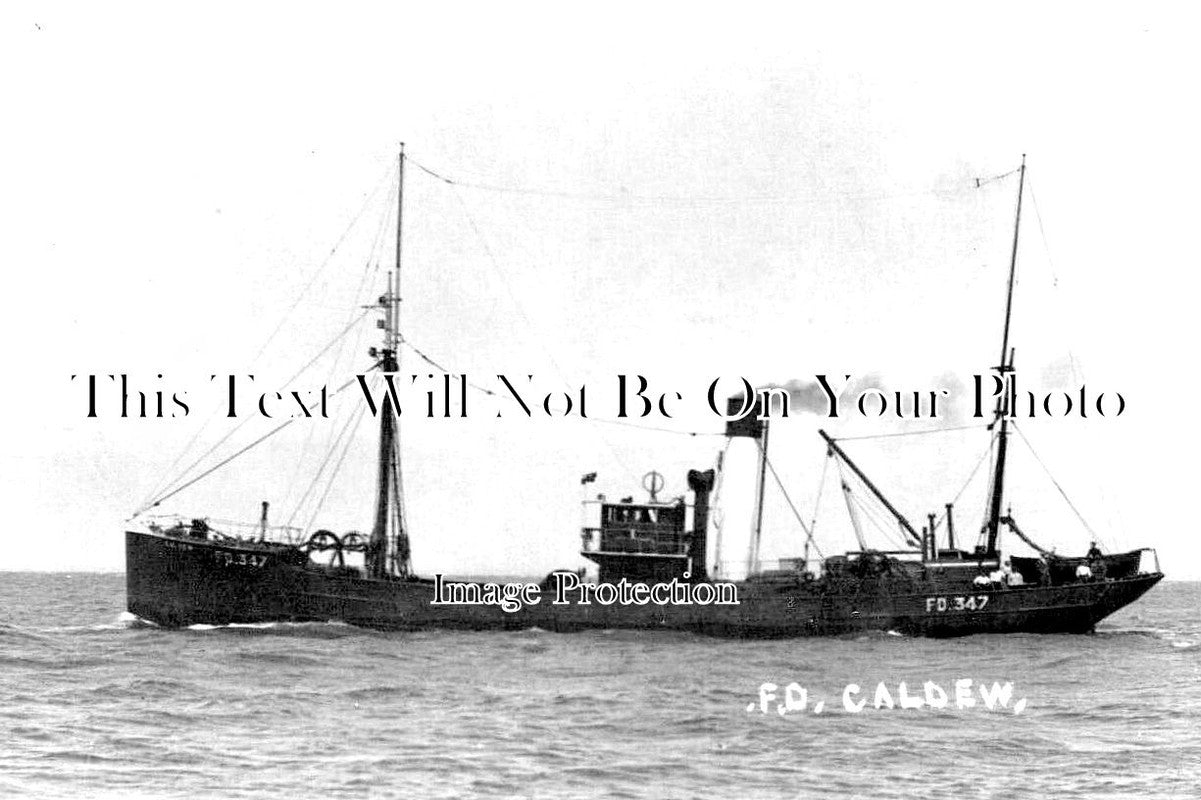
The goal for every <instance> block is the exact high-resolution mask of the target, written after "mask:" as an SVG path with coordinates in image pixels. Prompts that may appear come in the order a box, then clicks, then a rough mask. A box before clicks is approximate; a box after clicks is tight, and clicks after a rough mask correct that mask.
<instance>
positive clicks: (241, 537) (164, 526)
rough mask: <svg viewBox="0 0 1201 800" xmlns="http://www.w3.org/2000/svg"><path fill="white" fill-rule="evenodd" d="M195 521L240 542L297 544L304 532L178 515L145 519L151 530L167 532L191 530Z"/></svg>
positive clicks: (243, 522) (259, 523) (249, 523)
mask: <svg viewBox="0 0 1201 800" xmlns="http://www.w3.org/2000/svg"><path fill="white" fill-rule="evenodd" d="M196 519H199V520H201V521H203V522H204V524H205V525H206V526H208V531H209V532H211V533H213V534H216V536H217V537H221V536H224V537H228V538H230V539H236V540H237V541H242V542H258V541H268V542H279V543H281V544H299V543H300V542H302V541H303V539H304V531H303V530H302V529H300V528H296V527H293V526H291V525H268V526H267V527H266V528H265V529H264V527H263V524H262V523H261V522H246V521H245V520H233V519H215V518H213V517H185V516H182V515H179V514H159V515H155V516H151V517H147V520H148V521H149V525H150V528H151V530H155V529H159V530H168V529H170V528H174V527H176V526H182V527H184V528H191V527H192V524H193V521H194V520H196Z"/></svg>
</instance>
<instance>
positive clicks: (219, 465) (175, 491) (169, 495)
mask: <svg viewBox="0 0 1201 800" xmlns="http://www.w3.org/2000/svg"><path fill="white" fill-rule="evenodd" d="M356 379H357V378H351V379H350V380H348V381H346V383H344V384H342V385H341V386H339V387H338V388H337V389H335V390H334V391H332V392H330V394H329V397H333V396H335V395H337V394H338V393H339V392H341V391H342V390H343V389H345V388H346V387H348V386H350V385H351V384H352V383H354V382H355V380H356ZM318 404H319V403H313V404H312V405H311V406H309V407H308V408H309V410H310V411H312V410H313V409H314V408H316V407H317V406H318ZM247 419H249V417H248V418H247ZM297 419H298V418H297V417H292V418H291V419H288V420H285V421H284V422H282V423H281V424H279V425H277V426H276V427H274V428H272V429H271V430H269V431H267V432H266V433H264V434H263V435H262V436H260V437H259V438H257V439H255V440H254V441H253V442H251V443H250V444H248V445H246V446H245V447H243V448H242V449H241V450H239V451H237V452H236V453H234V454H233V455H231V456H229V457H228V458H225V459H223V460H222V461H220V462H218V463H217V464H215V465H214V466H212V467H210V468H209V469H207V470H205V471H204V472H202V473H200V474H199V475H197V476H196V477H195V478H192V479H191V480H190V481H188V482H187V483H185V484H183V485H182V486H179V487H176V488H175V489H173V490H172V491H170V492H168V493H167V494H165V495H163V496H162V497H159V498H158V499H157V500H155V501H154V502H152V503H150V504H149V505H147V506H145V507H144V508H141V509H139V510H137V511H135V512H134V514H133V516H131V517H130V518H129V519H134V518H135V517H138V516H141V515H142V514H143V513H144V512H146V511H149V510H150V509H152V508H155V507H157V506H159V505H161V504H162V503H163V502H164V501H166V500H169V499H171V498H172V497H174V496H175V495H177V494H179V493H180V492H182V491H183V490H184V489H187V488H188V487H190V486H194V485H195V484H197V483H199V482H200V481H201V480H203V479H204V478H207V477H208V476H209V475H212V474H213V473H214V472H216V471H217V470H219V469H221V468H222V467H224V466H225V465H226V464H228V463H229V462H231V461H233V460H234V459H235V458H237V457H238V456H240V455H242V454H243V453H245V452H247V451H249V450H251V449H253V448H254V447H256V446H258V445H259V444H261V443H262V442H264V441H266V440H267V439H270V438H271V437H272V436H274V435H275V434H277V433H279V432H280V431H282V430H283V429H284V428H286V427H288V426H289V425H291V424H292V423H293V422H295V421H296V420H297ZM238 427H241V426H240V425H239V426H238ZM226 438H228V437H226ZM222 441H224V439H223V440H222ZM210 452H211V451H210Z"/></svg>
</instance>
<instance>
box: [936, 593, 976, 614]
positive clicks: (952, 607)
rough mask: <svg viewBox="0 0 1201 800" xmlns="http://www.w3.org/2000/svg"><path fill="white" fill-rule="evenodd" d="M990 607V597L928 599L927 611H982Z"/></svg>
mask: <svg viewBox="0 0 1201 800" xmlns="http://www.w3.org/2000/svg"><path fill="white" fill-rule="evenodd" d="M986 605H988V595H986V594H976V595H968V596H967V597H927V598H926V611H927V612H930V611H980V610H982V609H983V608H984V607H985V606H986Z"/></svg>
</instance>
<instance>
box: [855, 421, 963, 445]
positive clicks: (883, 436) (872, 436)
mask: <svg viewBox="0 0 1201 800" xmlns="http://www.w3.org/2000/svg"><path fill="white" fill-rule="evenodd" d="M980 427H982V426H980V425H960V426H958V427H954V428H928V429H926V430H920V431H901V432H899V433H875V434H867V435H864V436H839V437H838V441H840V442H855V441H860V440H864V439H893V438H896V437H898V436H921V435H923V434H927V433H950V432H951V431H970V430H978V429H979V428H980Z"/></svg>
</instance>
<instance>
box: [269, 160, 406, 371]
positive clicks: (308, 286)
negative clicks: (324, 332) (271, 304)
mask: <svg viewBox="0 0 1201 800" xmlns="http://www.w3.org/2000/svg"><path fill="white" fill-rule="evenodd" d="M392 178H393V174H392V168H391V165H389V166H388V170H387V172H386V173H385V175H384V177H383V178H382V179H381V180H379V181H377V182H376V185H375V188H374V189H372V190H371V193H370V194H368V195H367V199H366V200H364V201H363V205H362V207H361V208H360V209H359V210H358V211H357V212H356V213H355V215H354V217H353V218H352V219H351V220H350V224H349V225H347V226H346V230H344V231H342V235H341V236H339V237H338V240H337V241H336V242H335V243H334V246H333V247H332V248H330V251H329V254H328V255H326V257H325V258H324V260H322V262H321V264H320V265H319V266H318V267H317V269H316V270H314V272H313V275H312V277H310V278H309V281H308V283H306V284H305V285H304V287H303V288H302V289H301V290H300V293H299V294H297V295H296V299H295V300H294V301H292V305H291V306H289V307H288V310H287V311H285V312H284V315H283V317H281V318H280V321H279V324H278V325H276V326H275V330H273V331H271V335H270V336H268V337H267V340H266V341H265V342H263V346H262V347H260V348H259V351H258V352H257V353H256V354H255V356H254V358H253V359H251V362H250V363H252V364H254V363H256V362H257V361H258V360H259V358H261V357H262V355H263V353H264V352H265V351H266V349H267V347H268V346H269V345H270V344H271V342H272V341H274V340H275V337H276V336H277V335H278V334H279V332H280V330H281V329H282V328H283V326H284V323H285V322H287V321H288V318H289V317H290V316H292V312H293V311H295V310H296V307H297V306H298V305H300V301H301V300H303V299H304V296H305V295H306V294H308V291H309V289H311V288H312V286H313V284H314V283H316V281H317V278H318V277H320V276H321V274H322V273H323V272H324V271H325V268H326V267H327V266H329V263H330V261H332V260H333V257H334V254H335V253H337V252H338V248H339V247H341V246H342V243H343V242H344V241H346V237H347V236H349V235H350V232H351V231H352V230H354V227H355V225H357V224H358V222H359V219H360V218H361V217H362V216H363V214H364V212H366V211H367V209H368V208H370V206H371V204H372V203H373V202H375V197H376V195H378V194H379V190H380V188H381V187H382V186H387V185H391V181H392Z"/></svg>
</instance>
